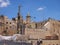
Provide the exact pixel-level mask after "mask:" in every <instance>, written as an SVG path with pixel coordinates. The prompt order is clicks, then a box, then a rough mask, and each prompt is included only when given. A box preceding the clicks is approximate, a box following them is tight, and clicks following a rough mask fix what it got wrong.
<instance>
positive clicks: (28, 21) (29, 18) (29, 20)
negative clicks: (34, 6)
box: [26, 12, 31, 28]
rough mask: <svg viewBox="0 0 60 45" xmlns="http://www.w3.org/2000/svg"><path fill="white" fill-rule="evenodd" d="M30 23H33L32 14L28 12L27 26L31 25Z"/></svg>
mask: <svg viewBox="0 0 60 45" xmlns="http://www.w3.org/2000/svg"><path fill="white" fill-rule="evenodd" d="M30 23H31V16H30V13H29V12H28V14H27V16H26V27H28V28H29V27H30Z"/></svg>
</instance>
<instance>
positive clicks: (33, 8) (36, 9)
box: [0, 0, 60, 21]
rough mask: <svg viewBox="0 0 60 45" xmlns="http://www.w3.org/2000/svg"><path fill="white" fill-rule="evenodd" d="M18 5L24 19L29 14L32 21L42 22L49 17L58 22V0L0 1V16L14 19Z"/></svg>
mask: <svg viewBox="0 0 60 45" xmlns="http://www.w3.org/2000/svg"><path fill="white" fill-rule="evenodd" d="M18 5H21V15H22V16H23V18H24V19H25V18H26V17H25V16H26V15H27V13H28V12H29V13H30V15H31V19H32V20H33V21H42V20H45V19H48V18H49V17H51V18H53V19H56V20H60V0H0V15H1V14H3V15H5V16H8V17H9V18H12V17H16V16H17V13H18ZM34 17H36V18H35V19H34Z"/></svg>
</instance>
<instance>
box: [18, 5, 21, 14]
mask: <svg viewBox="0 0 60 45" xmlns="http://www.w3.org/2000/svg"><path fill="white" fill-rule="evenodd" d="M20 9H21V5H19V6H18V13H19V14H20Z"/></svg>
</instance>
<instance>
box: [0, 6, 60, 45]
mask: <svg viewBox="0 0 60 45" xmlns="http://www.w3.org/2000/svg"><path fill="white" fill-rule="evenodd" d="M14 34H19V35H20V36H19V35H17V39H16V41H28V42H31V43H32V45H60V21H58V20H54V19H51V18H49V19H48V20H44V21H41V22H32V21H31V16H30V14H29V13H28V14H27V16H26V20H23V16H22V15H21V13H20V6H19V7H18V14H17V17H16V18H12V20H10V19H8V18H7V17H6V16H4V15H0V35H3V36H13V35H14Z"/></svg>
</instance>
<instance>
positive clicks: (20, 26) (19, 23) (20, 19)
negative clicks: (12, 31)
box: [17, 5, 23, 34]
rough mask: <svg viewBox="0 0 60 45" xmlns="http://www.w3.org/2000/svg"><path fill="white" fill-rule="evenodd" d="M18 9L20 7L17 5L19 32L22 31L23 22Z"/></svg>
mask: <svg viewBox="0 0 60 45" xmlns="http://www.w3.org/2000/svg"><path fill="white" fill-rule="evenodd" d="M20 9H21V6H20V5H19V7H18V16H17V33H19V34H21V33H22V22H23V19H22V16H21V14H20Z"/></svg>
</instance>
